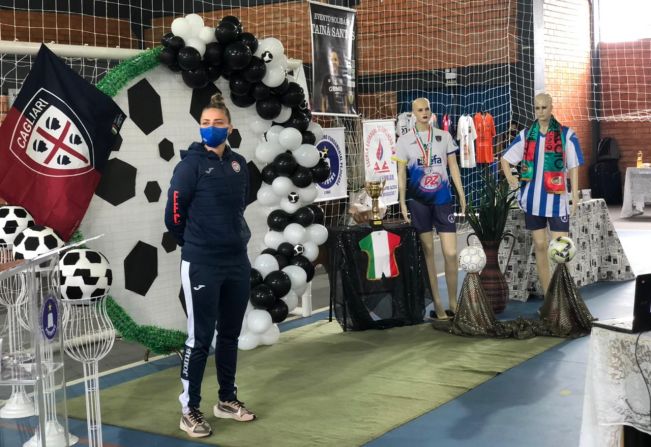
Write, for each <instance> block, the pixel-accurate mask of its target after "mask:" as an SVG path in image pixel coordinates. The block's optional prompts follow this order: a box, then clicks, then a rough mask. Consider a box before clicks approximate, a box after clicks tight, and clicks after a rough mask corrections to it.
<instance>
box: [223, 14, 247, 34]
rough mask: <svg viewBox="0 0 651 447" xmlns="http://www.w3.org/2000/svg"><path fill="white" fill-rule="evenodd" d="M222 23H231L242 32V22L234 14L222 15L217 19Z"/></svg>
mask: <svg viewBox="0 0 651 447" xmlns="http://www.w3.org/2000/svg"><path fill="white" fill-rule="evenodd" d="M222 23H232V24H233V25H235V27H236V28H237V30H238V31H239V32H240V33H241V32H242V29H243V28H242V22H240V19H238V18H237V17H235V16H224V18H222V19H221V20H220V21H219V24H220V25H221V24H222Z"/></svg>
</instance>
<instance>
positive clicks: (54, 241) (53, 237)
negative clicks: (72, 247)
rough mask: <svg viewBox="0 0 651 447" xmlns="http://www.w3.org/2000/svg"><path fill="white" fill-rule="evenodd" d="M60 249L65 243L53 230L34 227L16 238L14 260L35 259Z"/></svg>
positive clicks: (26, 229)
mask: <svg viewBox="0 0 651 447" xmlns="http://www.w3.org/2000/svg"><path fill="white" fill-rule="evenodd" d="M59 247H63V241H62V240H61V238H60V237H59V236H57V234H56V233H55V232H54V230H53V229H52V228H49V227H43V226H41V225H33V226H31V227H28V228H25V229H24V230H23V231H22V232H21V233H20V234H19V235H18V236H16V239H14V246H13V248H12V250H13V254H14V259H34V258H35V257H37V256H39V255H42V254H45V253H47V252H49V251H52V250H54V249H55V248H59Z"/></svg>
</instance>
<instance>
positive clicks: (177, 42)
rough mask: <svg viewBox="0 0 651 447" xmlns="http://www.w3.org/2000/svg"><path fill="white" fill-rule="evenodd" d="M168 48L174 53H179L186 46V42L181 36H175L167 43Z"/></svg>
mask: <svg viewBox="0 0 651 447" xmlns="http://www.w3.org/2000/svg"><path fill="white" fill-rule="evenodd" d="M167 46H168V47H169V48H171V49H173V50H174V51H179V50H180V49H181V48H183V47H184V46H185V40H183V38H182V37H181V36H174V37H172V38H171V39H170V40H169V41H168V42H167Z"/></svg>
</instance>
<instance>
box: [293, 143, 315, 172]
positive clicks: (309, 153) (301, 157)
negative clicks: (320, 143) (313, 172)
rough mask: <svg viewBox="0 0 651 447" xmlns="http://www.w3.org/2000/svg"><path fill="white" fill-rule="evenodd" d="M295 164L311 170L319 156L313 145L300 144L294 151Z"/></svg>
mask: <svg viewBox="0 0 651 447" xmlns="http://www.w3.org/2000/svg"><path fill="white" fill-rule="evenodd" d="M294 158H295V159H296V163H298V164H299V165H301V166H304V167H306V168H313V167H315V166H316V165H317V163H318V162H319V160H320V158H321V156H320V155H319V150H318V149H317V148H316V146H314V145H313V144H301V145H300V146H299V147H298V149H296V150H295V151H294Z"/></svg>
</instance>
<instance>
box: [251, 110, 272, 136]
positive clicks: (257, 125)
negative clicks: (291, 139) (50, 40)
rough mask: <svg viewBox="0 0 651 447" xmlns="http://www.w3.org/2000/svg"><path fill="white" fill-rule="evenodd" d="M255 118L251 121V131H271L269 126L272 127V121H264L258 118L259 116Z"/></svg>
mask: <svg viewBox="0 0 651 447" xmlns="http://www.w3.org/2000/svg"><path fill="white" fill-rule="evenodd" d="M253 116H255V118H253V119H252V120H251V130H252V131H253V132H255V133H265V132H266V131H267V130H268V129H269V126H271V121H270V120H264V119H262V118H260V117H259V116H257V114H256V115H253Z"/></svg>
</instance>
